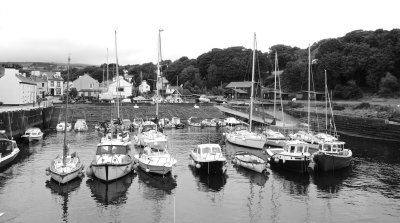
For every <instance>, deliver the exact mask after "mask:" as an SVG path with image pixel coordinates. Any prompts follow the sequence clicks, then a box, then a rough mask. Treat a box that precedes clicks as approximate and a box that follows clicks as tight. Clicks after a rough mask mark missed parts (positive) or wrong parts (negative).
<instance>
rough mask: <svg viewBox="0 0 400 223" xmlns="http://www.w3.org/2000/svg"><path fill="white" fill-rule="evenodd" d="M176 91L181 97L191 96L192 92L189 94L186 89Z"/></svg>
mask: <svg viewBox="0 0 400 223" xmlns="http://www.w3.org/2000/svg"><path fill="white" fill-rule="evenodd" d="M178 91H179V94H181V95H182V96H191V95H192V92H190V91H189V90H188V89H182V88H179V89H178Z"/></svg>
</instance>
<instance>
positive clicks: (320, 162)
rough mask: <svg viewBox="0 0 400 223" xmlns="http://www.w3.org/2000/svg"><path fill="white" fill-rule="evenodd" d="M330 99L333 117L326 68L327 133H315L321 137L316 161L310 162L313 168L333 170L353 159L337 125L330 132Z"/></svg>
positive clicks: (315, 155)
mask: <svg viewBox="0 0 400 223" xmlns="http://www.w3.org/2000/svg"><path fill="white" fill-rule="evenodd" d="M328 101H329V105H330V108H331V114H332V118H333V111H332V107H331V103H330V97H329V93H328V85H327V83H326V70H325V131H326V132H325V133H324V132H321V133H318V134H316V135H315V137H316V138H317V139H319V141H318V144H319V147H318V152H316V153H314V154H313V155H312V161H313V162H314V163H315V165H316V166H315V165H314V164H310V167H311V168H312V169H317V170H322V171H331V170H337V169H341V168H345V167H348V166H349V165H350V162H351V159H352V155H353V154H352V151H351V150H350V149H345V142H343V141H340V140H338V136H337V132H336V128H335V126H333V134H329V133H328Z"/></svg>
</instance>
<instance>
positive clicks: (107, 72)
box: [107, 48, 109, 92]
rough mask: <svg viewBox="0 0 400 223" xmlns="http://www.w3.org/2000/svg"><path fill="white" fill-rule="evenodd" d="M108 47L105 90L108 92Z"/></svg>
mask: <svg viewBox="0 0 400 223" xmlns="http://www.w3.org/2000/svg"><path fill="white" fill-rule="evenodd" d="M108 80H109V79H108V48H107V92H108Z"/></svg>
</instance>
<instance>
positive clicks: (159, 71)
mask: <svg viewBox="0 0 400 223" xmlns="http://www.w3.org/2000/svg"><path fill="white" fill-rule="evenodd" d="M162 31H164V30H163V29H161V28H160V29H158V58H157V81H156V93H157V98H156V119H158V94H159V90H160V89H158V85H159V81H160V79H161V64H160V63H161V60H162V55H161V32H162Z"/></svg>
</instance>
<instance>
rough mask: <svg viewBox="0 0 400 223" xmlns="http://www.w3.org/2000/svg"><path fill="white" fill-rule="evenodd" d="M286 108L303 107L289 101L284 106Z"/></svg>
mask: <svg viewBox="0 0 400 223" xmlns="http://www.w3.org/2000/svg"><path fill="white" fill-rule="evenodd" d="M286 106H287V107H288V108H302V107H304V106H303V104H301V103H296V102H294V101H289V102H288V103H287V104H286Z"/></svg>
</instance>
